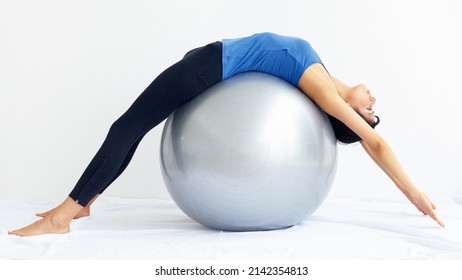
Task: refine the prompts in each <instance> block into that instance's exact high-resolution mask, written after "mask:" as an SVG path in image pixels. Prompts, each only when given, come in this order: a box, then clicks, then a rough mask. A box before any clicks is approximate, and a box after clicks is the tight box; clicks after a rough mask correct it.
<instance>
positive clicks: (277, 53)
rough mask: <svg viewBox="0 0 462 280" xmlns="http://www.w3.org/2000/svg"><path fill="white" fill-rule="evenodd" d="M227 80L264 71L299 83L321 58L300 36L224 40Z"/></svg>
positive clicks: (269, 36)
mask: <svg viewBox="0 0 462 280" xmlns="http://www.w3.org/2000/svg"><path fill="white" fill-rule="evenodd" d="M222 47H223V49H222V55H223V56H222V65H223V80H224V79H227V78H229V77H232V76H233V75H236V74H238V73H242V72H248V71H258V72H264V73H268V74H271V75H274V76H276V77H279V78H281V79H283V80H286V81H287V82H289V83H291V84H292V85H294V86H298V83H299V81H300V78H301V77H302V74H303V72H305V70H306V69H308V67H310V66H311V65H312V64H314V63H321V64H322V62H321V59H320V58H319V56H318V54H317V53H316V52H315V50H314V49H313V48H312V47H311V45H310V44H309V43H308V42H307V41H305V40H303V39H301V38H297V37H289V36H283V35H278V34H274V33H269V32H265V33H258V34H255V35H252V36H249V37H243V38H236V39H224V40H223V41H222Z"/></svg>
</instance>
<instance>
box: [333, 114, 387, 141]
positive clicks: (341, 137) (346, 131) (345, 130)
mask: <svg viewBox="0 0 462 280" xmlns="http://www.w3.org/2000/svg"><path fill="white" fill-rule="evenodd" d="M327 116H328V117H329V120H330V123H331V124H332V128H333V129H334V133H335V137H336V138H337V140H338V141H340V142H342V143H345V144H351V143H354V142H358V141H361V137H359V136H358V135H357V134H356V133H354V132H353V130H351V129H350V128H349V127H348V126H346V125H345V124H344V123H342V122H341V121H339V120H337V119H336V118H334V117H332V116H330V115H329V114H327ZM375 117H376V118H377V120H376V121H375V122H374V123H373V124H370V126H371V127H372V128H375V127H376V126H377V125H378V124H379V123H380V118H379V117H378V116H375Z"/></svg>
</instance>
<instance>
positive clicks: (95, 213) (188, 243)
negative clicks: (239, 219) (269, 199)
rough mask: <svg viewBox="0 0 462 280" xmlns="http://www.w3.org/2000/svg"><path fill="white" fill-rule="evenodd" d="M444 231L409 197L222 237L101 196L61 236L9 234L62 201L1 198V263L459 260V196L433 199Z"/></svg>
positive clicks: (168, 210)
mask: <svg viewBox="0 0 462 280" xmlns="http://www.w3.org/2000/svg"><path fill="white" fill-rule="evenodd" d="M434 202H435V203H436V204H437V206H438V209H437V213H438V215H439V216H440V218H441V219H442V220H443V221H444V222H445V223H446V228H444V229H442V228H439V227H438V225H437V224H436V223H435V222H434V221H433V220H431V219H430V218H428V217H425V216H423V215H421V214H420V213H419V212H418V211H417V210H416V209H415V208H414V207H413V206H412V205H411V204H410V203H409V202H407V201H405V200H404V199H403V200H401V199H388V200H386V199H328V200H326V201H325V202H324V204H323V205H322V206H321V207H320V208H319V209H318V210H317V211H316V212H315V213H314V214H313V215H312V216H311V217H309V218H308V219H306V220H305V221H304V222H303V223H301V224H299V225H297V226H294V227H291V228H288V229H282V230H275V231H265V232H223V231H218V230H212V229H208V228H205V227H203V226H201V225H199V224H197V223H195V222H194V221H192V220H190V219H189V218H188V217H187V216H186V215H185V214H183V213H182V212H181V210H179V209H178V208H177V207H176V205H175V204H174V203H173V202H171V201H163V200H156V199H122V198H114V197H101V198H100V199H99V200H98V201H97V202H96V203H95V205H94V207H93V208H92V215H91V216H90V217H86V218H82V219H79V220H76V221H74V222H73V223H72V224H71V228H72V231H71V233H69V234H64V235H57V234H55V235H46V236H36V237H28V238H20V237H16V236H11V235H8V234H7V231H8V230H9V229H15V228H18V227H22V226H24V225H26V224H29V223H31V222H33V221H35V220H37V218H36V217H35V216H33V214H34V213H36V212H41V211H45V210H49V209H50V208H52V207H54V206H55V205H56V203H57V202H46V203H45V202H44V203H21V202H12V201H0V259H164V260H169V259H170V260H171V259H183V260H184V259H221V260H223V259H316V260H326V259H363V260H364V259H459V260H460V259H462V197H454V198H440V199H434Z"/></svg>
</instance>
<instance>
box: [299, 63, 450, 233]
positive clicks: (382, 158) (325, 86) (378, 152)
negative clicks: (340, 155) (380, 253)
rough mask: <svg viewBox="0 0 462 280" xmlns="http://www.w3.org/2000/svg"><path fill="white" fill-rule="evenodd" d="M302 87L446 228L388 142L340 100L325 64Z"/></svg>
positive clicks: (310, 72)
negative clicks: (351, 131) (345, 127)
mask: <svg viewBox="0 0 462 280" xmlns="http://www.w3.org/2000/svg"><path fill="white" fill-rule="evenodd" d="M299 87H300V88H301V89H302V90H303V92H305V94H306V95H308V97H310V98H311V99H312V100H313V101H314V102H316V104H318V106H320V107H321V108H322V109H323V110H324V111H325V112H326V113H328V114H329V115H331V116H333V117H335V118H337V119H338V120H340V121H342V122H343V123H344V124H345V125H347V126H348V127H349V128H350V129H351V130H353V131H354V132H355V133H356V134H358V135H359V137H361V139H362V145H363V147H364V148H365V150H366V152H367V153H368V154H369V156H371V158H372V159H373V160H374V161H375V162H376V163H377V164H378V165H379V167H380V168H381V169H382V170H383V171H384V172H385V173H386V174H387V175H388V176H389V177H390V179H391V180H392V181H393V182H394V183H395V184H396V186H397V187H398V188H399V189H400V190H401V191H402V192H403V193H404V194H405V195H406V197H407V198H408V199H410V201H411V202H412V203H413V204H414V205H415V206H416V207H417V208H418V209H419V210H420V211H422V212H423V213H424V214H427V215H428V216H430V217H431V218H433V219H434V220H435V221H436V222H438V224H439V225H440V226H442V227H444V224H443V222H441V220H440V219H439V218H438V217H437V216H436V214H435V211H434V209H435V206H434V204H433V203H431V202H430V200H429V199H428V198H427V196H426V195H425V194H424V193H422V192H420V191H419V190H418V189H417V187H416V186H415V185H414V184H413V183H412V181H411V180H410V178H409V177H408V176H407V174H406V172H405V171H404V169H403V168H402V166H401V164H400V163H399V161H398V159H397V158H396V156H395V155H394V153H393V151H392V149H391V147H390V146H389V145H388V143H387V142H386V141H385V139H383V138H382V137H381V136H380V135H379V134H378V133H377V132H376V131H375V130H374V129H372V127H371V126H370V125H369V124H368V123H367V122H366V121H365V120H364V119H363V118H362V117H361V116H359V114H357V113H356V112H355V111H354V110H353V109H352V108H351V107H350V106H349V105H348V104H347V103H346V102H345V101H344V100H343V99H342V98H341V97H340V95H339V93H338V89H337V88H336V85H335V83H334V81H333V80H332V78H331V77H330V76H329V74H328V73H327V71H326V70H325V69H324V67H323V66H322V65H321V64H313V65H312V66H310V67H309V68H308V69H307V70H306V71H305V73H304V74H303V76H302V78H301V79H300V83H299Z"/></svg>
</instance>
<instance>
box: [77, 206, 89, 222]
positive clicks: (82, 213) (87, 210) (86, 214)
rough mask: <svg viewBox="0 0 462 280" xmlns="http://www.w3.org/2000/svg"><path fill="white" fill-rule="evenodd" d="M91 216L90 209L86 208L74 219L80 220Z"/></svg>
mask: <svg viewBox="0 0 462 280" xmlns="http://www.w3.org/2000/svg"><path fill="white" fill-rule="evenodd" d="M88 216H90V207H88V206H87V207H85V208H83V209H82V211H80V212H79V213H77V215H75V217H74V219H79V218H83V217H88Z"/></svg>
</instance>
